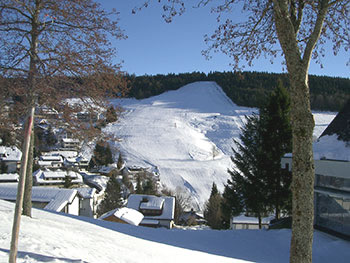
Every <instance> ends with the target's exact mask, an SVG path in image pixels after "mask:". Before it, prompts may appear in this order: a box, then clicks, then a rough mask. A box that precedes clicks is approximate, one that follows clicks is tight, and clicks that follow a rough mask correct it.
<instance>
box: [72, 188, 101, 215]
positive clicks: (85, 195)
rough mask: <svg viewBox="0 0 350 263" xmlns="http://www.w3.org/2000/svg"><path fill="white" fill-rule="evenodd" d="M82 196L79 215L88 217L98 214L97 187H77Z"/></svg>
mask: <svg viewBox="0 0 350 263" xmlns="http://www.w3.org/2000/svg"><path fill="white" fill-rule="evenodd" d="M75 190H77V191H78V194H79V197H80V206H79V215H80V216H86V217H95V216H96V206H97V194H96V189H95V188H90V187H81V188H75Z"/></svg>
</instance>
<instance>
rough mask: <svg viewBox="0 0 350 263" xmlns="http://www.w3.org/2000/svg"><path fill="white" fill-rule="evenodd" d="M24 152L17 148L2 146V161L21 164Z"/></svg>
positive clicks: (0, 152)
mask: <svg viewBox="0 0 350 263" xmlns="http://www.w3.org/2000/svg"><path fill="white" fill-rule="evenodd" d="M21 158H22V152H21V151H20V150H19V149H18V148H17V147H16V146H11V147H7V146H0V160H2V161H5V162H6V161H7V162H19V161H21Z"/></svg>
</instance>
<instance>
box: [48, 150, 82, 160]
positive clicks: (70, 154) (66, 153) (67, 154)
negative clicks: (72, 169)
mask: <svg viewBox="0 0 350 263" xmlns="http://www.w3.org/2000/svg"><path fill="white" fill-rule="evenodd" d="M43 155H51V156H52V155H61V156H63V157H64V158H71V157H77V156H78V152H77V151H51V152H47V153H43Z"/></svg>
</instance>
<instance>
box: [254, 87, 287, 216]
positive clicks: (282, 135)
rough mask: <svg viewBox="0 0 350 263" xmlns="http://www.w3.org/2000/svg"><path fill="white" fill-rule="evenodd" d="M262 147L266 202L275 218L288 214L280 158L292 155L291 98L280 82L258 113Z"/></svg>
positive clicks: (283, 172)
mask: <svg viewBox="0 0 350 263" xmlns="http://www.w3.org/2000/svg"><path fill="white" fill-rule="evenodd" d="M260 123H261V124H260V125H261V127H262V129H261V136H262V147H263V150H264V152H265V158H264V159H263V170H262V171H263V172H264V173H265V178H266V183H267V186H268V193H267V197H268V198H267V201H268V202H269V205H270V206H271V207H274V210H275V217H276V219H278V218H279V217H280V212H281V211H284V212H288V213H290V211H291V191H290V183H291V180H292V176H291V174H290V173H289V172H288V171H286V170H285V169H282V168H281V158H282V157H283V155H284V154H286V153H288V152H292V128H291V123H290V99H289V95H288V92H287V90H286V89H285V88H284V87H283V84H282V81H279V82H278V85H277V87H276V89H275V90H274V91H273V92H272V94H271V96H270V97H269V99H268V102H267V104H266V106H265V107H263V108H262V109H261V110H260Z"/></svg>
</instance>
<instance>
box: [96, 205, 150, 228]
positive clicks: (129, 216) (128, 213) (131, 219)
mask: <svg viewBox="0 0 350 263" xmlns="http://www.w3.org/2000/svg"><path fill="white" fill-rule="evenodd" d="M111 215H114V216H115V217H117V218H119V219H121V220H123V221H124V222H126V223H128V224H130V225H134V226H138V225H139V224H140V222H141V221H142V219H143V217H144V216H143V214H141V213H140V212H139V211H137V210H135V209H132V208H127V207H122V208H116V209H114V210H112V211H109V212H107V213H105V214H103V215H102V216H101V217H100V218H99V219H105V218H107V217H110V216H111Z"/></svg>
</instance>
